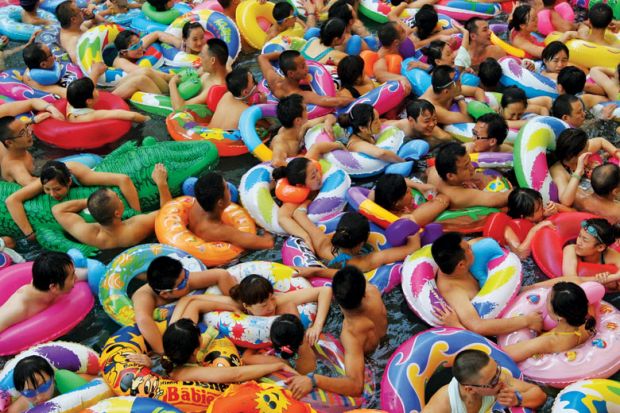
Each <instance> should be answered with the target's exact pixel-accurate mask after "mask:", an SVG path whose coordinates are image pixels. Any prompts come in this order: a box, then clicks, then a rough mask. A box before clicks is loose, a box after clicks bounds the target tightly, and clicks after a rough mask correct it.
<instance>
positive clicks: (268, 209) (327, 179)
mask: <svg viewBox="0 0 620 413" xmlns="http://www.w3.org/2000/svg"><path fill="white" fill-rule="evenodd" d="M320 163H321V169H322V171H323V174H322V175H323V176H322V183H321V189H320V191H319V194H318V195H317V196H316V198H314V201H312V202H311V203H310V205H309V206H308V218H310V220H311V221H312V222H317V221H319V220H321V219H324V218H326V217H328V216H331V215H333V214H335V213H338V212H341V211H342V210H343V209H344V207H345V206H346V201H345V199H344V197H345V194H346V192H347V190H348V189H349V187H350V186H351V178H349V176H348V175H347V174H346V173H345V172H344V171H343V170H342V169H339V168H337V167H335V166H333V165H332V164H330V163H329V162H327V161H325V160H321V161H320ZM272 172H273V166H272V165H270V164H268V163H261V164H258V165H256V166H255V167H253V168H251V169H250V170H249V171H247V172H246V173H245V174H244V175H243V177H241V183H240V184H239V195H240V197H241V203H242V204H243V206H244V207H245V209H246V210H247V211H248V212H249V213H250V216H251V217H252V218H254V221H255V222H256V223H257V224H258V225H260V226H261V227H263V228H265V229H266V230H267V231H269V232H272V233H274V234H279V235H285V234H286V231H284V229H282V227H281V226H280V224H279V223H278V209H279V208H280V207H279V206H278V204H277V203H276V202H275V200H274V199H273V197H272V196H271V192H270V187H271V183H272V181H273V179H272V177H271V173H272Z"/></svg>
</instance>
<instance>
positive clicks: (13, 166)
mask: <svg viewBox="0 0 620 413" xmlns="http://www.w3.org/2000/svg"><path fill="white" fill-rule="evenodd" d="M8 169H9V171H8V172H9V176H11V177H12V178H13V180H14V181H15V182H17V183H18V184H20V185H21V186H26V185H28V184H29V183H31V182H34V181H38V180H39V178H37V177H36V176H32V175H31V174H30V171H29V170H28V168H26V165H24V163H23V162H11V163H10V164H9V168H8Z"/></svg>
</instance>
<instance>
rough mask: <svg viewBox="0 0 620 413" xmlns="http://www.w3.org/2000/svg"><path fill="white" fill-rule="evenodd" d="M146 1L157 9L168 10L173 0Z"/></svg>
mask: <svg viewBox="0 0 620 413" xmlns="http://www.w3.org/2000/svg"><path fill="white" fill-rule="evenodd" d="M146 2H147V3H149V4H150V5H151V6H153V8H154V9H155V11H168V10H169V9H170V7H172V5H171V4H172V1H171V0H146Z"/></svg>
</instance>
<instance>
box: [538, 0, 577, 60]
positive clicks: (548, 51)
mask: <svg viewBox="0 0 620 413" xmlns="http://www.w3.org/2000/svg"><path fill="white" fill-rule="evenodd" d="M552 1H553V2H554V3H555V0H552ZM562 51H564V52H565V53H566V56H568V57H570V54H569V51H568V47H566V45H565V44H564V43H562V42H560V41H558V40H556V41H554V42H551V43H549V44H548V45H547V46H545V48H544V49H543V52H542V55H541V58H542V60H543V62H546V61H548V60H551V59H553V58H554V57H555V56H556V55H557V54H558V53H560V52H562Z"/></svg>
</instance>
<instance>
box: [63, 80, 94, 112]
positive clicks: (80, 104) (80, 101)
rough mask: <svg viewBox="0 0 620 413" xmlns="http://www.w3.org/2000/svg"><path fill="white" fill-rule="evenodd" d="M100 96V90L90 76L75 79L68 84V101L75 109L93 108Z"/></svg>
mask: <svg viewBox="0 0 620 413" xmlns="http://www.w3.org/2000/svg"><path fill="white" fill-rule="evenodd" d="M98 98H99V91H98V90H97V89H96V88H95V84H94V83H93V81H92V80H91V79H90V78H89V77H83V78H81V79H75V80H74V81H73V82H71V83H69V86H67V102H69V104H70V105H71V106H73V107H74V108H75V109H82V108H92V107H93V105H94V104H95V103H96V102H97V99H98Z"/></svg>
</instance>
